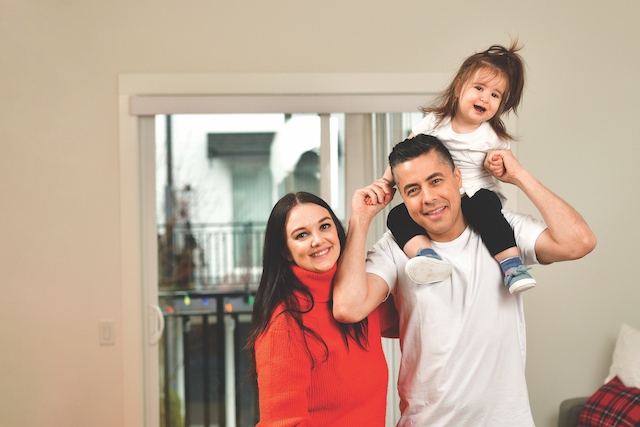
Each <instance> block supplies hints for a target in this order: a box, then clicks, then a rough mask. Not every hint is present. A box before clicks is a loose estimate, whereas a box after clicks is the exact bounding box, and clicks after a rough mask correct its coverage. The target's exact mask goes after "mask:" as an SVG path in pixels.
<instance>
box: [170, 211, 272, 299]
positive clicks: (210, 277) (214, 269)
mask: <svg viewBox="0 0 640 427" xmlns="http://www.w3.org/2000/svg"><path fill="white" fill-rule="evenodd" d="M265 226H266V223H264V222H245V223H237V222H233V223H218V224H215V223H211V224H194V225H191V224H189V223H188V222H187V223H183V224H176V225H158V264H159V268H160V271H159V277H160V283H159V288H160V289H161V290H185V289H196V290H204V291H208V290H219V291H233V290H244V291H249V290H251V289H255V287H256V286H257V283H258V281H259V280H260V274H261V273H262V246H263V242H264V229H265Z"/></svg>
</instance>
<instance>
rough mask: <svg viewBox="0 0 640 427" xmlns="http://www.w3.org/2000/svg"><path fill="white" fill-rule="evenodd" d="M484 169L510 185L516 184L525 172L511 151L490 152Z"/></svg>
mask: <svg viewBox="0 0 640 427" xmlns="http://www.w3.org/2000/svg"><path fill="white" fill-rule="evenodd" d="M484 167H485V169H486V170H487V171H489V173H490V174H491V175H492V176H495V177H496V178H498V179H499V180H500V181H502V182H507V183H510V184H516V182H517V181H518V176H519V175H520V174H521V173H522V171H523V170H524V169H523V168H522V166H521V165H520V162H518V160H517V159H516V158H515V157H514V156H513V153H512V152H511V150H496V151H490V152H489V153H487V157H486V158H485V160H484ZM516 185H517V184H516Z"/></svg>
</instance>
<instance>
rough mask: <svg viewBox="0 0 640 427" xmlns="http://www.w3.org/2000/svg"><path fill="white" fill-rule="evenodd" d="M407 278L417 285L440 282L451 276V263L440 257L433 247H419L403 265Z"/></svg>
mask: <svg viewBox="0 0 640 427" xmlns="http://www.w3.org/2000/svg"><path fill="white" fill-rule="evenodd" d="M404 272H405V274H406V275H407V277H408V278H409V279H411V280H412V281H414V282H416V283H417V284H419V285H426V284H428V283H436V282H441V281H443V280H445V279H446V278H448V277H449V276H451V264H449V263H448V262H447V261H444V260H443V259H442V258H440V255H438V254H437V253H436V252H435V251H434V250H433V249H420V250H419V251H418V253H417V254H416V256H414V257H413V258H411V259H410V260H409V261H408V262H407V265H405V267H404Z"/></svg>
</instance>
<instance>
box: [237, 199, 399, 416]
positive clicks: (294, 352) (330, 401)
mask: <svg viewBox="0 0 640 427" xmlns="http://www.w3.org/2000/svg"><path fill="white" fill-rule="evenodd" d="M345 240H346V237H345V233H344V229H343V227H342V224H340V221H339V220H338V219H337V218H336V216H335V214H334V213H333V212H332V211H331V208H330V207H329V206H328V205H327V204H326V203H325V202H324V201H323V200H322V199H320V198H319V197H317V196H314V195H313V194H310V193H305V192H300V193H296V194H293V193H290V194H287V195H286V196H284V197H283V198H282V199H280V200H279V201H278V203H276V205H275V206H274V208H273V210H272V212H271V215H270V217H269V221H268V222H267V230H266V233H265V242H264V255H263V272H262V278H261V279H260V287H259V288H258V292H257V294H256V298H255V303H254V307H253V328H252V333H251V336H250V338H249V343H248V346H247V348H248V349H249V353H250V355H251V358H252V361H253V363H254V364H255V368H256V372H257V377H258V389H259V402H260V422H259V423H258V426H262V427H266V426H276V425H277V426H323V427H326V426H348V427H355V426H384V423H385V411H386V395H387V379H388V370H387V364H386V361H385V358H384V354H383V353H382V346H381V342H380V316H379V313H378V311H374V312H373V313H371V315H370V316H369V317H368V318H367V319H365V320H363V321H362V322H360V323H356V324H349V325H346V324H342V323H339V322H337V321H336V320H335V319H334V318H333V314H332V298H331V294H332V283H333V277H334V275H335V273H336V269H337V261H338V258H339V257H340V254H341V251H342V248H343V246H344V242H345Z"/></svg>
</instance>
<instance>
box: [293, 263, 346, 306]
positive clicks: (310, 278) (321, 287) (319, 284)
mask: <svg viewBox="0 0 640 427" xmlns="http://www.w3.org/2000/svg"><path fill="white" fill-rule="evenodd" d="M291 269H292V270H293V274H294V275H295V276H296V277H297V278H298V280H300V281H301V282H302V283H304V285H305V286H307V288H309V292H311V295H313V299H314V301H315V302H328V301H329V300H330V299H331V284H332V283H333V277H334V276H335V275H336V271H337V270H338V264H337V263H336V264H334V265H333V267H331V269H330V270H327V271H325V272H324V273H314V272H312V271H309V270H305V269H304V268H300V267H298V266H297V265H293V266H292V267H291Z"/></svg>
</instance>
